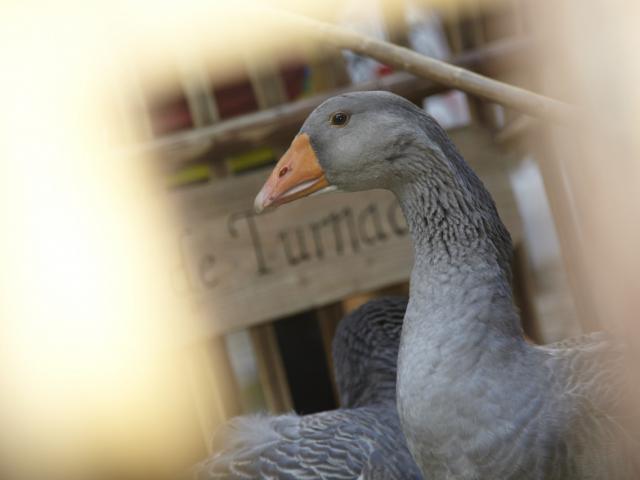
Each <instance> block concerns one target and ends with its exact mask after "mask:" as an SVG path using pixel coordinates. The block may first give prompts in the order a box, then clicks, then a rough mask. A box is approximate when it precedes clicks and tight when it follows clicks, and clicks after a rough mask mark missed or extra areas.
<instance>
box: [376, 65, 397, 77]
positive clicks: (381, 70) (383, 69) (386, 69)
mask: <svg viewBox="0 0 640 480" xmlns="http://www.w3.org/2000/svg"><path fill="white" fill-rule="evenodd" d="M390 73H393V68H392V67H390V66H389V65H385V64H384V63H381V64H380V65H378V68H376V74H377V75H378V76H379V77H384V76H385V75H389V74H390Z"/></svg>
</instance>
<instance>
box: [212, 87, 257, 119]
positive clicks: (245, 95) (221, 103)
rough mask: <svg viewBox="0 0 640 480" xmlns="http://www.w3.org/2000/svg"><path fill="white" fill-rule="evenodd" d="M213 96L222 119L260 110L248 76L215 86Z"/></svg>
mask: <svg viewBox="0 0 640 480" xmlns="http://www.w3.org/2000/svg"><path fill="white" fill-rule="evenodd" d="M213 96H214V97H215V100H216V105H217V106H218V113H219V115H220V119H222V120H224V119H226V118H231V117H235V116H237V115H242V114H243V113H251V112H255V111H256V110H258V101H257V100H256V95H255V93H254V91H253V87H252V86H251V82H249V80H248V79H247V78H246V77H245V78H240V79H237V80H235V81H232V82H229V83H225V84H224V85H220V86H216V87H214V89H213Z"/></svg>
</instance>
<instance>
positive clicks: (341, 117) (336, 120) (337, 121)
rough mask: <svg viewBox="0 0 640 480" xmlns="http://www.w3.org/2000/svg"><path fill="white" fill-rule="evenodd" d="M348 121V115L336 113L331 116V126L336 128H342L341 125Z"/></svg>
mask: <svg viewBox="0 0 640 480" xmlns="http://www.w3.org/2000/svg"><path fill="white" fill-rule="evenodd" d="M348 121H349V115H347V114H346V113H344V112H336V113H334V114H333V115H331V125H334V126H336V127H342V126H343V125H346V124H347V122H348Z"/></svg>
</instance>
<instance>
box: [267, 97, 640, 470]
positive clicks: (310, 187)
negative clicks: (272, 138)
mask: <svg viewBox="0 0 640 480" xmlns="http://www.w3.org/2000/svg"><path fill="white" fill-rule="evenodd" d="M345 118H346V120H345ZM294 147H295V148H294ZM301 165H304V168H302V167H301ZM330 188H339V189H341V190H347V191H357V190H368V189H374V188H383V189H388V190H391V191H392V192H393V193H394V194H395V195H396V196H397V198H398V200H399V202H400V205H401V207H402V210H403V212H404V214H405V217H406V219H407V223H408V225H409V228H410V231H411V234H412V239H413V244H414V253H415V255H414V257H415V262H414V266H413V270H412V274H411V292H410V301H409V305H408V308H407V312H406V316H405V320H404V324H403V331H402V338H401V346H400V352H399V358H398V381H397V406H398V411H399V416H400V420H401V424H402V428H403V432H404V433H405V436H406V439H407V443H408V445H409V449H410V450H411V453H412V455H413V456H414V458H415V460H416V462H417V463H418V465H419V466H420V468H421V470H422V472H423V473H424V474H425V476H428V477H429V478H433V479H458V480H465V479H469V480H472V479H473V480H484V479H487V480H489V479H491V480H494V479H503V480H504V479H565V480H566V479H603V478H608V479H614V478H637V475H636V474H634V473H632V469H633V468H634V467H633V465H632V464H631V462H630V460H629V459H628V458H627V456H626V455H625V454H624V452H623V449H622V448H620V444H619V443H618V442H617V440H618V439H619V437H620V436H621V434H623V435H622V436H624V432H623V430H624V429H623V428H622V425H623V422H622V420H621V418H620V417H619V412H618V411H617V410H616V407H617V404H618V401H619V398H618V396H619V390H618V389H617V388H614V387H613V386H614V385H615V382H616V381H617V377H618V376H619V373H620V365H621V349H620V348H619V347H618V346H617V345H616V344H614V342H612V341H611V340H610V339H608V338H607V337H606V336H605V335H604V334H595V335H591V336H584V337H582V338H579V339H574V340H572V341H570V342H565V343H560V344H555V345H549V346H544V347H538V346H534V345H531V344H529V343H527V342H526V341H525V340H524V337H523V335H522V330H521V326H520V319H519V315H518V313H517V310H516V308H515V307H514V304H513V298H512V290H511V270H510V266H509V264H510V259H511V254H512V245H511V239H510V236H509V234H508V232H507V230H506V229H505V227H504V225H503V224H502V222H501V220H500V218H499V216H498V213H497V211H496V208H495V205H494V203H493V200H492V198H491V196H490V195H489V193H488V192H487V190H486V189H485V188H484V186H483V184H482V182H481V181H480V180H479V179H478V177H477V176H476V175H475V173H474V172H473V171H472V170H471V169H470V168H469V166H468V165H467V164H466V162H465V161H464V159H463V158H462V156H461V155H460V153H459V152H458V151H457V149H456V148H455V146H454V145H453V143H452V142H451V140H450V139H449V138H448V136H447V134H446V133H445V132H444V130H443V129H442V128H441V127H440V126H439V125H438V124H437V123H436V122H435V120H433V119H432V118H431V117H429V116H428V115H426V113H425V112H424V111H423V110H421V109H419V108H417V107H416V106H414V105H413V104H411V103H410V102H408V101H406V100H404V99H402V98H401V97H398V96H396V95H393V94H390V93H386V92H361V93H350V94H346V95H341V96H338V97H334V98H332V99H329V100H327V101H326V102H325V103H323V104H322V105H321V106H319V107H318V108H317V109H316V110H315V111H314V112H312V113H311V115H310V116H309V117H308V118H307V120H306V121H305V123H304V125H303V127H302V129H301V131H300V134H299V135H298V136H297V137H296V139H295V140H294V144H292V149H290V150H289V151H288V152H287V153H286V154H285V155H284V156H283V158H282V159H281V160H280V162H279V163H278V165H277V166H276V169H275V170H274V172H273V174H272V176H271V177H270V178H269V180H268V181H267V183H266V184H265V187H263V190H262V191H261V192H260V194H259V195H258V197H257V198H256V204H257V205H256V207H257V208H258V209H261V208H264V207H267V206H271V205H279V204H282V203H286V202H288V201H291V200H295V199H296V198H299V197H301V196H304V195H307V194H310V193H313V192H316V191H322V190H328V189H330Z"/></svg>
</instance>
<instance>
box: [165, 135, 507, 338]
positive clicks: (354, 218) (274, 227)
mask: <svg viewBox="0 0 640 480" xmlns="http://www.w3.org/2000/svg"><path fill="white" fill-rule="evenodd" d="M451 135H452V138H453V139H454V141H455V143H456V144H457V145H458V147H459V148H460V149H461V151H462V153H463V154H464V156H465V158H467V160H468V161H469V162H470V163H471V165H472V166H473V167H475V169H476V171H478V172H479V173H480V175H481V177H482V178H483V179H484V181H485V183H486V185H487V187H488V188H489V190H490V191H491V192H492V193H493V195H494V198H495V199H496V202H497V205H498V208H499V210H500V211H501V214H502V217H503V219H504V220H505V222H506V224H507V226H508V227H509V229H510V230H511V232H512V234H513V235H514V237H516V238H517V237H519V232H520V227H519V220H518V214H517V210H516V208H515V205H514V201H513V196H512V192H511V190H510V186H509V180H508V177H507V175H508V174H507V166H508V165H509V163H510V162H511V161H512V160H513V159H512V158H511V157H509V156H508V155H505V154H504V153H503V152H501V151H500V150H499V149H498V148H496V147H495V145H493V143H492V141H491V136H490V134H489V133H488V132H486V131H482V130H478V129H476V128H466V129H462V130H458V131H453V132H451ZM267 174H268V170H264V171H259V172H256V173H252V174H247V175H243V176H241V177H238V178H229V179H226V180H221V181H219V182H216V183H215V184H212V185H206V186H200V187H193V188H190V189H185V190H182V191H177V192H174V193H173V194H171V197H172V200H173V201H175V203H176V204H177V208H178V211H179V212H180V215H179V218H181V221H182V222H183V226H182V232H181V235H180V238H179V241H178V244H179V245H180V249H181V256H182V258H183V268H184V270H185V272H184V275H183V278H184V279H185V280H186V281H185V280H183V281H182V282H181V283H182V285H183V290H182V291H183V293H182V294H183V295H187V296H189V297H190V298H191V299H192V300H193V302H194V304H195V306H196V308H198V309H199V310H201V312H200V313H201V314H202V315H203V317H204V318H207V319H209V320H208V323H207V324H206V325H203V331H202V332H201V335H212V334H219V333H222V332H226V331H229V330H232V329H237V328H242V327H246V326H250V325H255V324H258V323H262V322H265V321H268V320H270V319H272V318H277V317H281V316H285V315H289V314H293V313H295V312H299V311H302V310H307V309H309V308H311V307H314V306H321V305H326V304H328V303H331V302H335V301H337V300H339V299H342V298H344V297H345V296H347V295H351V294H353V293H356V292H363V291H368V290H372V289H378V288H381V287H384V286H386V285H390V284H395V283H398V282H401V281H405V280H406V279H407V278H408V274H409V270H410V267H411V264H412V248H411V245H410V242H409V238H408V234H407V231H406V225H405V223H404V219H403V217H402V212H401V211H400V209H399V206H398V205H397V201H396V200H395V198H394V197H393V196H392V195H391V194H390V193H389V192H385V191H369V192H360V193H351V194H332V195H320V196H317V197H312V198H307V199H303V200H300V201H298V202H295V203H292V204H290V205H286V206H284V207H281V208H279V209H277V210H275V211H272V212H269V213H266V214H263V215H260V216H255V215H254V214H253V198H254V196H255V194H256V192H257V191H258V190H259V189H260V187H261V185H262V183H263V182H264V180H265V178H266V176H267ZM301 247H302V248H301ZM184 287H186V288H184Z"/></svg>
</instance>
